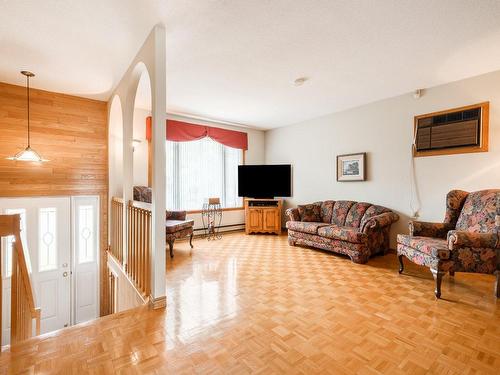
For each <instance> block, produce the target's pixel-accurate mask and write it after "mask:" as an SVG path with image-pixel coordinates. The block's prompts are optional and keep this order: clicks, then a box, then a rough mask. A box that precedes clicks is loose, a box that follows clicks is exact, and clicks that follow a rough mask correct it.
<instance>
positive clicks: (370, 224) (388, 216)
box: [360, 212, 399, 233]
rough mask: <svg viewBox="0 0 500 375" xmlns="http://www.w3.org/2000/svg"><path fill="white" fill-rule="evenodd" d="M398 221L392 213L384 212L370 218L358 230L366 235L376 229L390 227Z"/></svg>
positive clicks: (396, 216) (397, 216)
mask: <svg viewBox="0 0 500 375" xmlns="http://www.w3.org/2000/svg"><path fill="white" fill-rule="evenodd" d="M398 220H399V215H398V214H395V213H394V212H384V213H382V214H380V215H376V216H372V217H371V218H370V219H369V220H366V221H365V222H364V224H363V226H362V227H361V228H360V229H361V231H362V232H363V233H367V232H369V231H372V230H373V229H376V228H383V227H386V226H391V224H392V223H394V222H396V221H398Z"/></svg>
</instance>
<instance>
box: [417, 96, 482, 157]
mask: <svg viewBox="0 0 500 375" xmlns="http://www.w3.org/2000/svg"><path fill="white" fill-rule="evenodd" d="M477 107H481V125H480V126H481V130H480V132H481V139H480V141H479V146H464V147H454V148H446V149H442V150H428V151H427V150H426V151H417V150H416V148H415V147H413V157H421V156H436V155H455V154H468V153H473V152H487V151H488V139H489V135H488V133H489V124H490V102H483V103H478V104H473V105H467V106H464V107H458V108H452V109H447V110H444V111H438V112H432V113H426V114H424V115H418V116H415V117H414V120H413V136H414V137H415V132H416V131H417V123H418V120H419V119H421V118H424V117H431V116H437V115H443V114H446V113H450V112H458V111H465V110H468V109H472V108H477Z"/></svg>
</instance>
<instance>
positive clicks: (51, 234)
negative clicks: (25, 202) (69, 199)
mask: <svg viewBox="0 0 500 375" xmlns="http://www.w3.org/2000/svg"><path fill="white" fill-rule="evenodd" d="M56 227H57V209H56V208H54V207H49V208H40V211H39V231H38V247H39V250H38V271H40V272H42V271H50V270H53V269H56V268H57V235H56V234H57V233H56V232H57V231H56Z"/></svg>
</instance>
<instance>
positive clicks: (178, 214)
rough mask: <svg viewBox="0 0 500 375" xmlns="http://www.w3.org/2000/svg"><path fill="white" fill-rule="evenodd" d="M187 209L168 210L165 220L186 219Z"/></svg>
mask: <svg viewBox="0 0 500 375" xmlns="http://www.w3.org/2000/svg"><path fill="white" fill-rule="evenodd" d="M186 214H187V212H186V211H167V212H166V214H165V220H186Z"/></svg>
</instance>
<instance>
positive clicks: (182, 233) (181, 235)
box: [166, 227, 193, 243]
mask: <svg viewBox="0 0 500 375" xmlns="http://www.w3.org/2000/svg"><path fill="white" fill-rule="evenodd" d="M192 234H193V227H191V228H186V229H182V230H180V231H177V232H172V233H167V234H166V237H167V238H166V240H167V243H169V242H170V243H173V242H174V241H175V240H177V239H179V238H184V237H187V236H190V235H192Z"/></svg>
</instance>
